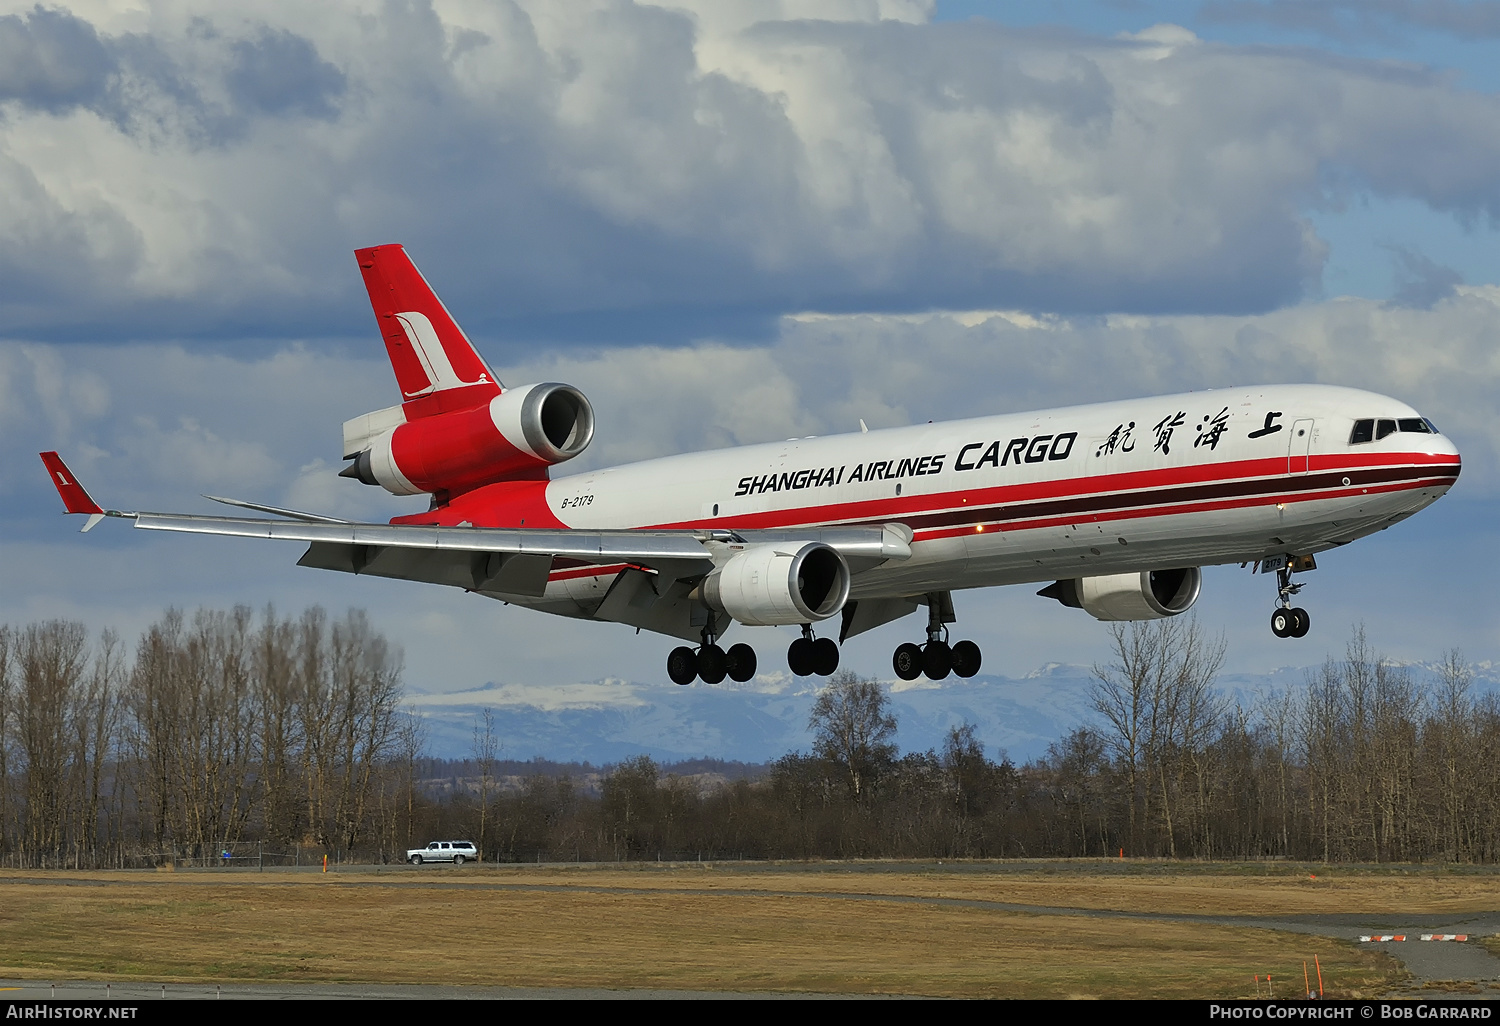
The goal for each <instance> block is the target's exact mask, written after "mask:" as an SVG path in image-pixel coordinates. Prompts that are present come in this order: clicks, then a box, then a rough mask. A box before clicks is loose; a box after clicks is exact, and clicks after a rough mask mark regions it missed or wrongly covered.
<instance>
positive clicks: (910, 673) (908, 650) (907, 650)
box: [891, 641, 922, 680]
mask: <svg viewBox="0 0 1500 1026" xmlns="http://www.w3.org/2000/svg"><path fill="white" fill-rule="evenodd" d="M891 666H892V667H893V668H894V669H895V671H896V676H898V677H900V678H901V679H902V680H916V679H917V678H918V677H920V676H922V650H921V649H920V648H918V647H917V646H916V645H913V644H912V643H911V642H909V641H908V642H907V643H906V644H904V645H898V646H896V654H895V655H894V656H892V657H891Z"/></svg>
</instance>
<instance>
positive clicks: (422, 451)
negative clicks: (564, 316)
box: [340, 381, 594, 497]
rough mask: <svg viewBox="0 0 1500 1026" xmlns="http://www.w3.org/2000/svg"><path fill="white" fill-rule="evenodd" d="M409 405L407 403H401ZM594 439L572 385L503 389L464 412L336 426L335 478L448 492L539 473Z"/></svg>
mask: <svg viewBox="0 0 1500 1026" xmlns="http://www.w3.org/2000/svg"><path fill="white" fill-rule="evenodd" d="M407 405H410V404H407ZM593 437H594V410H593V407H591V406H590V405H589V401H588V399H586V398H585V397H584V395H583V393H582V392H580V391H578V389H576V388H574V387H573V386H572V385H563V384H558V383H557V382H550V381H549V382H543V383H541V384H536V385H523V386H521V387H519V388H512V389H508V390H506V391H505V392H502V393H500V394H499V395H497V396H495V397H494V398H493V399H491V400H489V402H487V403H485V404H483V405H479V406H474V407H471V408H469V409H463V410H451V411H446V412H443V413H435V414H432V415H430V416H424V417H422V418H420V419H413V420H407V419H406V408H405V406H396V407H392V408H390V409H388V410H379V411H377V412H375V413H368V414H365V415H364V416H363V417H356V418H355V419H353V420H351V421H348V422H346V423H345V424H344V458H345V459H352V460H353V461H354V462H353V463H351V464H350V465H349V466H347V467H345V468H344V469H343V470H342V471H341V472H340V476H341V477H352V478H356V479H358V480H359V481H361V482H363V483H364V484H368V485H379V486H380V487H382V488H384V489H385V490H386V491H388V492H392V493H394V494H396V495H417V494H420V493H422V492H430V493H433V494H439V493H442V494H443V495H445V496H448V497H451V496H454V495H460V494H462V493H463V492H467V491H472V490H473V489H475V488H479V487H481V486H483V485H487V484H494V483H495V482H497V481H513V480H518V479H523V478H530V477H539V476H545V474H546V468H547V467H549V466H552V465H553V464H556V463H562V462H564V461H566V460H570V459H572V458H573V457H574V456H577V455H578V454H579V453H581V452H583V450H584V449H586V448H588V444H589V442H590V441H591V440H592V439H593Z"/></svg>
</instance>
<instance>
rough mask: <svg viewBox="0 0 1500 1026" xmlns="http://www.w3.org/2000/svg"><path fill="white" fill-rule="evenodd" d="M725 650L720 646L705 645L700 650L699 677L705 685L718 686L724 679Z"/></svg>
mask: <svg viewBox="0 0 1500 1026" xmlns="http://www.w3.org/2000/svg"><path fill="white" fill-rule="evenodd" d="M725 662H726V660H725V657H724V650H723V649H722V648H720V647H719V646H718V645H704V646H703V647H702V648H700V649H699V650H698V676H699V677H700V678H701V679H702V681H703V683H705V684H717V683H719V681H721V680H723V679H724V670H725V669H726V666H725Z"/></svg>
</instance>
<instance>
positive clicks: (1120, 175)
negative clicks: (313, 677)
mask: <svg viewBox="0 0 1500 1026" xmlns="http://www.w3.org/2000/svg"><path fill="white" fill-rule="evenodd" d="M1497 10H1500V8H1497V7H1496V6H1495V5H1488V4H1470V3H1463V2H1457V0H1453V2H1442V0H1439V2H1425V3H1424V2H1418V0H1372V2H1368V3H1359V4H1355V3H1343V2H1336V0H1302V2H1299V3H1295V4H1293V3H1282V2H1268V3H1258V2H1246V3H1239V2H1233V0H1218V2H1215V3H1146V2H1139V3H1137V2H1126V0H1121V2H1111V3H1102V2H1101V3H1069V4H1061V3H1059V4H1053V3H1006V4H980V3H958V2H946V0H944V2H939V3H937V4H936V5H935V6H931V5H927V4H924V3H922V2H918V0H912V2H905V0H879V2H876V0H847V2H846V0H784V2H764V3H743V4H737V3H724V2H719V3H707V2H704V3H687V2H684V3H681V4H676V5H670V6H652V5H643V4H632V3H625V2H598V3H576V4H574V3H557V2H548V3H542V2H540V0H538V2H531V0H527V2H516V3H494V4H482V5H470V4H463V3H458V2H452V0H435V2H432V3H427V2H410V3H383V2H378V0H369V2H347V3H328V4H321V5H317V6H316V7H307V6H306V5H298V4H291V3H283V2H278V0H251V2H247V3H244V4H240V5H236V6H235V7H234V8H233V9H232V10H231V9H229V8H224V7H222V6H220V5H208V4H194V3H151V2H143V3H134V4H124V3H114V2H106V0H88V2H79V3H75V4H72V5H66V6H52V7H36V6H34V5H32V4H30V3H11V4H5V3H0V431H3V432H4V437H5V438H6V442H7V444H6V445H5V446H4V447H3V449H0V510H3V516H4V528H3V534H0V575H3V585H4V587H3V589H0V620H4V621H6V622H12V623H17V622H27V621H29V620H32V619H36V618H40V617H46V616H75V617H78V618H81V619H84V620H86V621H88V622H90V623H92V624H95V625H105V624H113V625H115V626H117V627H119V628H120V629H122V630H125V631H127V632H133V631H135V630H139V629H140V627H142V626H144V624H145V623H146V622H148V621H149V620H150V619H151V618H153V617H154V616H156V615H157V614H158V613H159V611H160V610H161V609H162V608H164V607H165V606H167V605H172V604H175V605H180V606H186V607H193V606H195V605H198V604H211V605H220V606H222V605H225V604H229V603H232V602H236V601H245V602H250V603H252V604H257V605H258V604H261V603H264V602H267V601H275V602H276V603H277V604H278V605H280V606H282V607H284V608H287V607H298V606H300V605H303V604H306V603H309V602H323V603H325V604H328V605H330V606H333V607H336V608H341V607H343V606H347V605H350V604H357V605H363V606H365V607H367V608H369V609H370V610H371V613H372V615H374V616H375V618H376V620H377V623H379V624H380V625H381V626H382V627H383V628H385V629H386V630H387V631H388V632H389V633H390V634H391V635H392V636H393V637H394V638H395V640H397V641H398V642H400V643H401V644H402V645H403V646H404V647H405V649H406V651H407V656H408V668H409V669H408V679H409V680H410V681H411V682H412V683H413V684H414V685H415V686H417V687H419V688H421V689H423V690H427V691H443V690H455V689H462V688H471V687H475V686H477V685H479V684H482V683H484V682H485V681H488V680H497V681H502V682H503V681H505V680H521V679H524V680H525V681H527V682H532V683H565V682H567V681H571V680H591V679H597V678H600V677H611V676H616V677H624V678H628V679H654V678H655V677H656V676H659V674H660V672H661V670H660V667H661V661H662V659H663V658H664V656H665V653H666V650H667V649H668V648H670V647H671V645H672V644H673V642H670V641H667V640H665V639H654V638H648V637H645V636H643V637H641V638H636V637H634V635H632V634H630V633H629V632H628V631H626V630H625V629H623V628H616V627H613V626H609V625H589V624H577V623H568V622H562V621H557V620H554V619H550V618H544V617H539V616H537V615H536V614H530V613H526V612H522V611H517V610H508V609H503V608H500V607H498V606H497V605H495V604H494V603H489V602H485V601H482V600H478V599H474V598H472V597H469V596H465V595H462V594H456V593H449V592H443V591H440V590H439V589H435V588H424V587H421V586H416V585H404V584H399V583H395V582H379V581H350V580H347V579H344V578H342V577H340V576H338V575H332V574H319V573H316V572H313V571H306V570H300V569H298V568H296V567H295V566H293V565H292V564H294V563H295V560H296V556H297V554H298V553H296V552H294V551H290V550H283V549H280V548H273V547H268V546H259V545H255V544H253V543H244V542H239V543H237V542H216V541H212V540H205V539H197V540H184V539H156V538H143V537H141V536H140V535H138V534H134V533H132V532H130V531H128V530H125V529H123V528H122V527H121V525H118V524H106V525H104V526H103V527H101V528H100V529H98V530H97V531H95V532H94V533H93V534H91V535H88V536H79V535H77V534H76V533H75V531H74V529H73V527H72V526H71V525H70V524H69V523H68V522H66V521H64V520H63V519H62V518H60V517H58V516H56V509H57V505H56V504H57V500H56V497H55V495H54V494H53V493H52V492H51V490H50V489H49V488H48V487H47V483H46V478H45V476H44V475H43V474H42V473H41V470H40V465H39V463H38V461H37V460H36V456H35V453H36V452H37V451H39V450H41V449H52V448H57V449H60V450H62V451H63V452H64V453H65V455H66V456H68V458H69V459H70V461H72V462H73V463H74V464H75V466H76V468H77V469H78V470H79V472H80V473H81V474H83V475H85V479H86V480H87V481H88V482H89V483H90V484H91V486H92V487H93V488H94V490H95V491H96V492H97V493H98V495H99V498H100V499H101V501H106V502H108V503H111V504H115V505H119V506H125V507H131V508H148V509H149V508H157V509H189V510H206V509H207V508H208V506H207V504H206V503H204V502H203V500H201V499H200V498H199V497H198V496H199V495H200V494H201V493H204V492H208V493H214V494H225V493H227V494H231V495H241V496H245V497H249V498H256V499H261V500H264V501H269V502H273V503H282V504H289V505H295V506H302V507H310V508H317V509H321V510H326V511H328V512H332V513H336V514H340V515H348V516H358V517H368V518H372V519H375V518H381V517H388V516H391V515H393V514H394V513H398V512H404V511H407V510H408V509H409V508H411V506H412V502H411V500H406V501H402V500H396V499H393V498H391V497H381V496H380V495H378V494H376V490H374V489H368V488H361V487H360V486H358V485H357V484H354V483H353V482H350V481H348V480H340V479H338V478H337V477H336V476H335V475H336V471H337V470H338V468H339V466H340V461H339V459H338V456H339V453H338V451H337V448H338V431H339V425H340V424H341V422H342V421H343V420H344V419H346V418H349V417H352V416H356V415H358V414H360V413H364V412H366V411H368V410H371V409H375V408H379V407H382V406H386V405H389V404H390V403H391V402H394V401H395V398H396V397H395V390H394V386H393V382H392V381H391V378H390V372H389V369H388V367H386V365H385V363H384V361H383V359H381V358H380V352H379V348H378V341H377V339H376V338H375V335H374V332H373V331H372V330H371V328H372V326H373V325H372V321H371V317H370V314H369V310H368V305H367V303H366V301H365V297H364V295H363V290H362V288H361V286H360V281H359V277H358V274H357V271H356V268H355V265H354V260H353V256H352V252H351V251H352V250H353V249H354V248H355V247H357V246H363V245H369V244H372V243H379V242H392V241H399V242H404V243H406V244H407V246H408V248H409V250H410V252H411V253H412V255H413V256H414V258H415V259H416V260H417V262H418V264H419V266H421V268H422V270H423V271H424V273H425V274H426V275H427V276H428V278H429V280H430V281H432V283H433V284H434V285H435V287H436V288H437V289H438V291H439V292H440V294H441V295H442V296H443V298H444V300H445V301H446V302H447V303H448V305H449V307H450V309H452V311H453V312H454V314H455V315H456V316H457V317H458V319H459V320H460V322H461V323H463V324H464V325H465V327H466V328H467V329H468V330H469V331H470V333H471V334H472V335H473V337H474V338H475V340H476V342H477V343H478V344H479V345H480V347H481V348H482V349H483V350H484V351H485V353H486V355H487V356H489V358H490V359H491V361H492V362H493V363H495V364H496V365H497V369H499V371H500V373H501V375H502V377H503V378H504V379H505V380H506V381H507V382H508V383H521V382H524V381H531V380H562V381H569V382H571V383H574V384H576V385H578V386H579V387H581V388H583V390H584V391H585V392H586V393H587V394H588V395H589V396H590V398H591V400H592V401H593V402H594V403H595V406H596V408H597V410H598V412H599V432H598V435H597V436H596V441H595V443H594V445H593V446H592V448H591V449H590V451H589V452H588V453H587V454H586V455H585V456H584V457H582V458H581V460H580V461H579V463H578V466H579V468H583V467H588V466H599V465H606V464H609V463H614V462H619V461H624V460H632V459H641V458H648V457H651V456H656V455H665V454H669V453H673V452H680V451H684V450H689V449H695V448H702V447H717V446H727V445H736V444H745V443H750V442H756V441H762V440H766V439H769V438H783V437H788V436H792V435H805V434H828V433H833V432H837V431H842V430H848V429H850V428H853V427H854V426H855V425H856V424H857V422H858V420H859V419H864V420H865V421H866V422H868V423H869V424H870V425H871V426H887V425H896V424H904V423H913V422H920V421H924V420H927V419H936V418H942V417H949V416H974V415H980V414H984V413H988V412H1005V411H1012V410H1022V409H1031V408H1037V407H1045V406H1057V405H1067V404H1070V403H1075V402H1089V401H1096V400H1102V399H1109V398H1120V397H1125V396H1131V395H1145V394H1155V393H1163V392H1169V391H1178V390H1186V389H1197V388H1208V387H1217V386H1228V385H1235V384H1246V383H1258V382H1274V381H1323V382H1329V383H1339V384H1350V385H1357V386H1359V387H1365V388H1370V389H1373V390H1375V391H1379V392H1384V393H1387V394H1391V395H1395V396H1398V397H1400V398H1402V399H1404V400H1406V401H1409V402H1412V403H1413V404H1415V405H1417V406H1418V407H1419V408H1421V409H1423V410H1424V412H1427V413H1428V414H1429V415H1431V416H1432V417H1433V419H1435V420H1436V421H1437V422H1438V423H1439V425H1440V426H1441V427H1443V429H1444V430H1445V431H1447V432H1448V433H1450V434H1451V435H1452V436H1453V437H1454V438H1455V439H1456V440H1457V441H1458V442H1459V444H1460V447H1461V448H1462V450H1463V452H1464V454H1465V470H1464V475H1463V478H1462V479H1461V481H1460V483H1459V485H1458V487H1457V488H1456V489H1455V490H1454V492H1453V494H1452V495H1450V496H1449V497H1448V498H1446V499H1444V500H1443V501H1442V502H1441V503H1439V504H1438V506H1437V507H1436V508H1434V509H1432V510H1429V511H1427V512H1426V513H1424V514H1423V515H1422V516H1420V517H1417V518H1415V519H1413V520H1412V521H1409V522H1407V523H1403V524H1401V525H1399V526H1398V527H1396V528H1394V529H1392V530H1391V531H1389V532H1386V533H1384V534H1382V535H1380V536H1378V537H1377V538H1372V539H1369V540H1367V541H1365V542H1362V543H1361V544H1359V545H1356V546H1353V547H1351V548H1350V549H1347V550H1343V551H1341V552H1339V553H1331V554H1329V555H1328V557H1327V558H1326V559H1324V560H1323V561H1322V562H1323V569H1322V570H1320V571H1319V572H1318V574H1316V575H1314V577H1313V578H1312V579H1311V584H1310V587H1309V589H1308V591H1307V592H1306V593H1304V597H1305V598H1306V603H1305V604H1306V605H1307V606H1308V608H1309V609H1310V610H1311V611H1312V612H1313V616H1314V621H1315V629H1314V633H1313V635H1312V636H1310V637H1309V638H1308V639H1306V640H1305V641H1303V642H1298V643H1296V644H1288V643H1286V642H1278V641H1276V640H1275V639H1273V638H1272V637H1271V636H1270V634H1269V631H1268V630H1267V629H1266V625H1265V620H1266V618H1267V616H1268V615H1269V611H1270V595H1269V593H1268V589H1267V588H1266V587H1264V584H1265V582H1263V581H1262V580H1261V579H1259V578H1251V577H1250V576H1249V575H1248V573H1243V574H1242V573H1241V572H1240V571H1239V570H1238V569H1215V570H1212V571H1210V572H1209V573H1208V575H1207V579H1206V588H1205V595H1204V598H1203V600H1202V603H1201V605H1200V607H1199V615H1200V616H1201V617H1202V618H1203V619H1204V622H1205V623H1206V624H1207V625H1208V626H1210V627H1211V628H1212V629H1214V630H1222V631H1224V632H1225V635H1226V637H1227V638H1228V639H1229V641H1230V654H1229V664H1230V666H1231V668H1233V669H1235V670H1236V671H1239V672H1261V671H1264V670H1269V669H1273V668H1275V667H1277V666H1282V665H1288V664H1293V665H1310V664H1316V663H1318V662H1321V660H1322V659H1323V658H1324V656H1325V655H1327V654H1329V653H1336V652H1338V651H1339V650H1340V649H1341V648H1342V645H1343V642H1344V639H1345V638H1346V637H1347V634H1348V630H1349V629H1350V627H1351V626H1352V625H1353V624H1354V623H1356V622H1364V623H1366V624H1367V625H1368V626H1369V628H1370V630H1371V634H1372V637H1374V638H1376V639H1377V640H1378V643H1379V644H1380V645H1381V646H1382V647H1383V648H1385V649H1386V650H1387V651H1388V652H1390V653H1391V654H1393V655H1395V656H1398V657H1400V658H1409V659H1429V658H1434V657H1436V656H1437V655H1438V654H1439V653H1440V652H1442V651H1443V650H1444V649H1446V648H1448V647H1450V646H1454V645H1457V646H1459V647H1461V648H1462V649H1463V650H1464V651H1465V652H1466V653H1467V654H1468V655H1470V656H1471V657H1472V658H1474V659H1478V660H1485V659H1488V660H1500V596H1497V594H1496V585H1495V583H1494V580H1495V576H1496V575H1495V572H1494V571H1495V569H1496V567H1497V564H1500V529H1497V527H1496V523H1497V517H1496V513H1497V510H1500V505H1497V498H1500V473H1497V469H1500V462H1497V460H1500V426H1497V423H1496V416H1495V414H1496V409H1495V407H1496V403H1495V400H1494V396H1495V395H1496V394H1500V255H1497V254H1500V246H1497V245H1496V243H1497V242H1500V238H1497V228H1496V224H1497V216H1500V71H1497V70H1496V68H1495V67H1494V65H1495V62H1494V61H1493V60H1492V59H1487V58H1492V55H1493V50H1494V47H1495V42H1496V40H1497V38H1500V14H1497V13H1496V12H1497ZM993 311H1006V313H1005V315H1004V316H993V315H992V313H991V312H993ZM1032 591H1034V589H1009V590H1004V591H993V592H984V593H979V594H974V595H965V596H962V599H961V602H960V610H959V611H960V615H961V617H963V619H962V620H961V626H962V632H963V633H968V634H969V635H970V636H973V637H975V638H976V639H977V640H980V641H981V642H982V643H983V644H984V646H985V651H986V660H987V668H993V669H994V670H995V671H996V672H997V673H1002V674H1008V675H1012V676H1020V675H1022V674H1024V673H1026V672H1028V671H1029V670H1030V669H1032V668H1034V667H1035V666H1038V665H1041V664H1042V663H1045V662H1049V661H1058V662H1070V663H1077V664H1082V665H1087V664H1089V663H1090V662H1093V661H1095V660H1097V659H1100V658H1103V657H1104V656H1105V655H1107V651H1106V649H1105V647H1104V646H1105V642H1106V640H1107V636H1106V634H1105V631H1104V628H1103V627H1102V625H1099V624H1097V623H1094V622H1093V621H1091V620H1088V619H1087V618H1086V617H1084V616H1083V614H1081V613H1079V612H1078V611H1075V610H1066V609H1063V608H1062V607H1059V606H1057V605H1056V604H1055V603H1049V602H1045V601H1043V600H1039V599H1036V598H1035V597H1034V596H1033V595H1032V594H1031V592H1032ZM783 633H785V632H783ZM905 633H910V632H905V631H904V630H903V629H902V628H898V627H893V628H886V629H884V630H882V631H877V632H874V633H873V634H872V635H870V636H868V637H867V638H863V639H859V640H858V642H857V643H856V644H854V645H851V646H850V649H849V652H848V654H847V655H846V659H848V660H849V661H850V662H849V665H851V666H853V667H854V668H855V669H858V670H861V671H862V672H869V673H878V674H886V673H888V670H887V667H888V665H889V662H888V659H889V649H890V648H891V647H893V645H894V644H895V643H896V642H897V641H898V640H904V638H905ZM769 634H775V632H773V631H766V632H760V636H762V637H764V636H766V635H769ZM788 640H790V635H787V637H785V638H780V639H779V640H774V641H767V642H763V643H762V645H763V664H777V665H779V662H780V653H779V649H780V648H781V647H782V645H783V644H784V642H785V641H788Z"/></svg>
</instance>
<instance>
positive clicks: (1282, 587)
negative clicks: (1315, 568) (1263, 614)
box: [1271, 556, 1312, 638]
mask: <svg viewBox="0 0 1500 1026" xmlns="http://www.w3.org/2000/svg"><path fill="white" fill-rule="evenodd" d="M1301 558H1306V559H1307V561H1308V562H1309V563H1310V562H1311V559H1312V557H1310V556H1309V557H1301ZM1298 559H1299V557H1292V558H1290V559H1288V560H1287V564H1286V565H1285V566H1283V567H1281V568H1280V569H1278V570H1277V571H1276V601H1277V603H1278V606H1277V608H1276V611H1275V612H1274V613H1272V614H1271V633H1272V634H1274V635H1276V636H1277V637H1278V638H1302V637H1306V636H1307V631H1308V629H1309V628H1310V627H1311V626H1312V619H1311V617H1309V616H1308V615H1307V610H1305V609H1303V608H1301V607H1300V606H1293V605H1292V596H1293V595H1295V594H1297V593H1298V592H1299V591H1301V590H1302V589H1303V587H1304V585H1301V584H1293V583H1292V568H1293V567H1294V566H1296V565H1297V561H1298ZM1309 569H1311V567H1309Z"/></svg>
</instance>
